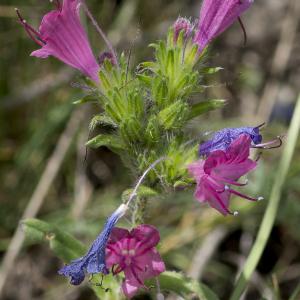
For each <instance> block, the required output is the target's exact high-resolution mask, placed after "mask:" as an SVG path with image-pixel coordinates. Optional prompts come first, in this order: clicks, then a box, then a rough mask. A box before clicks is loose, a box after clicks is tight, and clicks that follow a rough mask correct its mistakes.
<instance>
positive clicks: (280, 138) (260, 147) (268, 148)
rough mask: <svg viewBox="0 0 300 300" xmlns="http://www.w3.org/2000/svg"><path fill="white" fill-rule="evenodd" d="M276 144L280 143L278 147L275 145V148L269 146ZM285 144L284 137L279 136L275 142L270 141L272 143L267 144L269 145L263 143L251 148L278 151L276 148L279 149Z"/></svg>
mask: <svg viewBox="0 0 300 300" xmlns="http://www.w3.org/2000/svg"><path fill="white" fill-rule="evenodd" d="M276 142H279V144H278V145H275V146H270V147H268V146H269V145H273V144H275V143H276ZM282 144H283V142H282V136H280V135H279V136H278V137H277V138H276V139H275V140H273V141H270V142H267V143H262V144H257V145H253V146H251V147H252V148H258V149H265V150H270V149H276V148H279V147H281V145H282Z"/></svg>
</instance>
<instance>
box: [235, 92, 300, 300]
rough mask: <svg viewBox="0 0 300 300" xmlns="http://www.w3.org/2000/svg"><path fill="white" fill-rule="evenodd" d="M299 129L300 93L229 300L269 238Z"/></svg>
mask: <svg viewBox="0 0 300 300" xmlns="http://www.w3.org/2000/svg"><path fill="white" fill-rule="evenodd" d="M299 129H300V95H299V97H298V100H297V104H296V107H295V110H294V114H293V118H292V121H291V124H290V127H289V130H288V139H287V144H286V146H285V147H284V150H283V153H282V156H281V160H280V163H279V168H278V171H277V176H276V178H275V182H274V184H273V187H272V191H271V195H270V200H269V203H268V206H267V209H266V211H265V214H264V216H263V220H262V223H261V225H260V228H259V232H258V235H257V238H256V240H255V243H254V245H253V247H252V249H251V252H250V254H249V256H248V259H247V261H246V263H245V266H244V270H243V271H242V273H241V274H240V276H239V278H238V281H237V283H236V285H235V288H234V290H233V293H232V295H231V297H230V300H238V299H240V296H241V295H242V293H243V291H244V290H245V288H246V286H247V283H248V281H249V280H250V278H251V275H252V273H253V272H254V270H255V269H256V266H257V264H258V262H259V259H260V258H261V255H262V253H263V250H264V249H265V246H266V244H267V241H268V239H269V236H270V233H271V230H272V227H273V225H274V222H275V218H276V215H277V210H278V206H279V201H280V198H281V193H282V187H283V184H284V182H285V179H286V176H287V173H288V170H289V166H290V164H291V160H292V157H293V154H294V151H295V147H296V142H297V138H298V134H299Z"/></svg>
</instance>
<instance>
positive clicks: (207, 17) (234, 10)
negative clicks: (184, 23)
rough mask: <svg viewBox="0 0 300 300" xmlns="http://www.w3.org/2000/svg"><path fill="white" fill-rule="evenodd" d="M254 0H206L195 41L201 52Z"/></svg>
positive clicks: (201, 11)
mask: <svg viewBox="0 0 300 300" xmlns="http://www.w3.org/2000/svg"><path fill="white" fill-rule="evenodd" d="M253 1H254V0H204V1H203V4H202V7H201V10H200V19H199V23H198V30H197V32H196V35H195V38H194V42H195V43H197V44H198V45H199V51H200V52H201V51H202V50H203V49H204V48H205V47H206V46H207V45H208V44H209V43H210V42H211V40H212V39H214V38H215V37H216V36H217V35H219V34H221V33H222V32H223V31H225V30H226V29H227V28H228V27H229V26H230V25H231V24H232V23H233V22H234V21H236V20H237V19H238V17H239V16H240V15H241V14H242V13H243V12H244V11H245V10H247V9H248V8H249V7H250V5H251V4H252V2H253Z"/></svg>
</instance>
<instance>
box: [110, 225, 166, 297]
mask: <svg viewBox="0 0 300 300" xmlns="http://www.w3.org/2000/svg"><path fill="white" fill-rule="evenodd" d="M159 240H160V236H159V232H158V231H157V229H156V228H155V227H153V226H151V225H139V226H138V227H136V228H134V229H132V230H131V231H128V230H126V229H123V228H114V229H113V230H112V233H111V235H110V238H109V241H108V244H107V247H106V264H107V267H111V268H112V272H113V274H114V275H116V274H118V273H120V272H124V275H125V280H124V281H123V284H122V289H123V292H124V294H125V295H126V296H127V297H129V298H131V297H132V296H133V295H134V294H135V293H136V292H137V291H138V289H139V288H146V287H145V285H144V281H145V280H147V279H150V278H152V277H155V276H158V275H159V274H160V273H162V272H164V271H165V265H164V262H163V261H162V259H161V257H160V255H159V253H158V252H157V250H156V249H155V247H156V245H157V244H158V242H159Z"/></svg>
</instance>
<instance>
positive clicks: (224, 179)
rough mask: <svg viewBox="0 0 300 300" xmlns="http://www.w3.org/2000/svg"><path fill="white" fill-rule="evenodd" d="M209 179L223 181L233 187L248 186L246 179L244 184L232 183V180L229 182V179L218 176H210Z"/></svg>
mask: <svg viewBox="0 0 300 300" xmlns="http://www.w3.org/2000/svg"><path fill="white" fill-rule="evenodd" d="M211 177H212V178H213V179H216V180H220V181H223V182H226V183H228V184H232V185H235V186H245V185H247V184H248V179H246V180H245V182H244V183H239V182H237V181H233V180H230V179H227V178H223V177H219V176H218V175H211Z"/></svg>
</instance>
